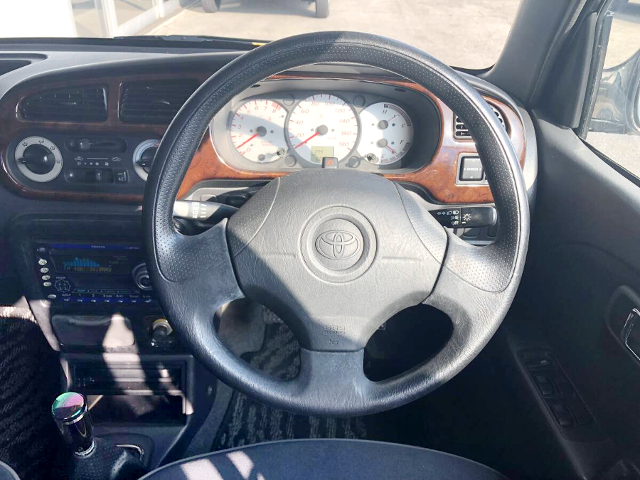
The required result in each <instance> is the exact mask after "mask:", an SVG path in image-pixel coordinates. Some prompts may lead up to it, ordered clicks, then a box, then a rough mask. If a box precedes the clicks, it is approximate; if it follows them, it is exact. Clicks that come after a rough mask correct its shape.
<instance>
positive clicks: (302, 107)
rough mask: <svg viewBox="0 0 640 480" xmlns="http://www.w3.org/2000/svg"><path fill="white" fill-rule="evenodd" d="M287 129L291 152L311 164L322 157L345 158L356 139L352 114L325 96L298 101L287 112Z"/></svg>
mask: <svg viewBox="0 0 640 480" xmlns="http://www.w3.org/2000/svg"><path fill="white" fill-rule="evenodd" d="M288 127H289V141H290V142H291V147H292V148H293V150H294V151H295V152H296V153H297V154H298V155H300V157H302V158H303V159H305V160H307V161H308V162H313V163H321V162H322V159H323V157H336V158H338V160H342V159H344V158H346V157H347V156H348V155H349V153H351V151H352V150H353V149H354V147H355V146H356V141H357V140H358V120H357V119H356V112H355V111H354V110H353V108H351V107H350V106H349V105H347V103H346V102H345V101H344V100H342V99H341V98H339V97H336V96H335V95H331V94H328V93H321V94H316V95H312V96H310V97H307V98H306V99H304V100H303V101H301V102H300V103H299V104H298V105H297V106H296V107H295V108H294V110H293V112H291V117H289V123H288Z"/></svg>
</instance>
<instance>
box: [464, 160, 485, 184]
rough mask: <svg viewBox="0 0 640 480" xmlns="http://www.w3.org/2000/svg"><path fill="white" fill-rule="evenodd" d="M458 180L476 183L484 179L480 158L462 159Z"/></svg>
mask: <svg viewBox="0 0 640 480" xmlns="http://www.w3.org/2000/svg"><path fill="white" fill-rule="evenodd" d="M460 162H462V165H461V166H460V180H461V181H463V182H477V181H480V180H482V179H483V177H484V168H483V167H482V162H481V161H480V157H462V158H461V159H460Z"/></svg>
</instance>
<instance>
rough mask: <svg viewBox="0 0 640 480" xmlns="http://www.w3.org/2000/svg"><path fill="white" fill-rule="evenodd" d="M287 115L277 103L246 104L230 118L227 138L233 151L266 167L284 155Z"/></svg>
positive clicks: (263, 100) (255, 102) (258, 100)
mask: <svg viewBox="0 0 640 480" xmlns="http://www.w3.org/2000/svg"><path fill="white" fill-rule="evenodd" d="M286 116H287V112H286V111H285V109H284V108H283V107H282V105H280V104H279V103H276V102H274V101H272V100H266V99H255V100H249V101H248V102H246V103H244V104H243V105H242V106H241V107H240V108H239V109H238V110H237V111H236V114H235V115H234V116H233V119H232V120H231V127H230V129H229V130H230V132H229V135H230V136H231V143H233V145H234V146H235V147H236V150H238V152H239V153H240V155H242V156H243V157H244V158H246V159H247V160H250V161H252V162H256V163H269V162H273V161H275V160H278V159H279V158H283V157H284V154H285V152H286V151H287V142H286V140H285V136H284V122H285V118H286Z"/></svg>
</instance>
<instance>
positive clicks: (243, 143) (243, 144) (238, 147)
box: [236, 133, 258, 150]
mask: <svg viewBox="0 0 640 480" xmlns="http://www.w3.org/2000/svg"><path fill="white" fill-rule="evenodd" d="M257 136H258V134H257V133H256V134H255V135H253V136H252V137H251V138H249V140H247V141H245V142H242V144H240V145H238V146H237V147H236V148H237V149H238V150H239V149H241V148H242V147H244V146H245V145H246V144H247V143H249V142H250V141H251V140H253V139H254V138H256V137H257Z"/></svg>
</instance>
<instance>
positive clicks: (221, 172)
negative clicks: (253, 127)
mask: <svg viewBox="0 0 640 480" xmlns="http://www.w3.org/2000/svg"><path fill="white" fill-rule="evenodd" d="M208 76H209V74H208V73H202V72H194V73H180V74H144V75H130V76H114V77H107V78H100V79H95V78H86V79H78V80H74V81H73V82H49V83H46V84H39V85H33V86H28V87H25V88H17V89H15V90H14V91H12V92H9V93H8V94H7V95H6V96H5V97H4V98H3V100H2V102H1V103H0V125H2V129H0V161H1V164H2V170H1V171H0V177H1V178H2V181H3V183H4V184H5V185H6V186H7V187H9V188H11V189H12V190H13V191H15V192H16V193H18V194H20V195H23V196H28V197H31V198H40V199H56V200H69V201H92V202H119V203H134V204H140V203H141V202H142V196H141V195H123V194H117V193H113V194H106V193H91V192H70V191H51V190H37V189H33V188H30V187H28V186H26V185H24V184H22V183H21V182H20V181H18V179H16V178H15V177H14V176H13V175H11V173H10V172H9V170H8V166H7V161H8V156H7V148H8V145H9V143H10V142H11V141H12V140H13V139H14V138H16V137H17V136H18V135H19V134H20V133H21V132H22V131H24V130H26V129H43V130H47V131H53V132H74V131H77V130H80V132H81V133H83V134H84V133H86V134H92V133H111V134H126V133H129V134H131V133H144V134H148V135H150V136H159V137H161V136H162V135H163V134H164V131H165V130H166V126H163V125H137V124H127V123H123V122H121V121H120V120H119V118H118V102H119V96H120V90H121V88H122V84H123V83H124V82H128V81H138V80H159V79H172V78H196V79H198V80H200V81H204V80H206V78H208ZM312 78H325V79H337V80H358V81H365V82H375V83H383V84H388V85H393V86H396V87H398V88H405V89H408V90H414V91H417V92H420V93H422V94H424V95H427V96H428V97H429V98H431V100H432V101H433V102H434V103H435V105H436V107H437V109H438V111H439V113H440V118H441V139H440V143H439V145H438V148H437V151H436V153H435V154H434V156H433V158H432V159H430V161H428V160H426V164H425V165H424V167H422V168H420V169H418V170H415V171H413V172H407V173H402V174H385V175H384V176H385V177H387V178H389V179H391V180H396V181H403V182H409V183H414V184H416V185H419V186H420V187H422V188H424V189H426V190H427V191H429V192H430V194H431V196H432V197H433V198H434V199H435V200H437V201H439V202H442V203H452V204H453V203H455V204H464V203H488V202H491V201H493V197H492V195H491V190H490V188H489V187H488V186H484V185H458V184H457V183H456V175H457V168H458V167H457V164H458V159H459V157H460V155H461V154H465V153H468V154H475V153H477V151H476V149H475V145H474V143H473V141H471V140H459V139H456V138H454V135H453V126H454V114H453V112H452V110H451V109H450V108H449V107H448V106H447V105H446V104H444V102H442V101H441V100H439V99H438V98H436V97H435V96H434V95H433V94H432V93H431V92H429V91H428V90H426V89H424V88H422V87H420V86H419V85H417V84H415V83H412V82H410V81H406V80H399V79H397V78H394V77H385V76H376V75H352V74H318V73H306V72H295V73H294V72H288V73H284V74H280V75H276V76H274V77H271V78H270V79H269V80H270V81H277V80H281V79H289V80H290V79H312ZM71 84H72V85H73V86H83V85H97V84H101V85H105V86H106V87H107V89H108V117H107V120H105V121H104V122H87V123H83V124H81V125H79V124H77V123H69V122H40V121H27V120H25V119H23V118H21V116H20V114H19V110H18V105H19V103H20V101H21V100H22V99H23V98H25V97H26V96H28V95H32V94H34V93H39V92H42V91H44V90H49V89H54V88H64V87H69V86H70V85H71ZM485 99H486V100H487V101H488V102H489V103H491V104H492V105H494V106H495V107H497V108H498V109H499V110H500V111H501V112H502V114H503V116H504V118H505V120H506V122H507V125H508V127H509V137H510V138H511V141H512V143H513V146H514V148H515V151H516V154H517V155H518V158H519V160H520V163H521V165H524V157H525V149H526V145H525V134H524V127H523V125H522V123H521V120H520V118H519V116H518V114H517V113H516V112H515V111H514V110H512V109H511V107H509V106H508V105H506V104H505V103H503V102H501V101H499V100H497V99H495V98H491V97H488V96H485ZM286 174H287V173H286V172H255V171H241V170H237V169H235V168H233V167H230V166H229V165H227V164H225V163H224V161H223V160H222V159H221V158H219V156H218V154H217V153H216V151H215V149H214V148H213V145H212V142H211V138H210V136H209V134H208V133H207V134H206V135H205V136H204V138H203V141H202V143H201V145H200V147H199V149H198V151H197V152H196V154H195V155H194V157H193V159H192V161H191V164H190V166H189V169H188V170H187V173H186V175H185V178H184V179H183V183H182V186H181V187H180V190H179V192H178V198H180V197H182V196H184V195H185V194H186V193H187V192H188V191H189V190H191V189H192V188H193V187H194V186H195V185H196V184H197V183H199V182H201V181H203V180H211V179H236V180H237V179H242V180H270V179H273V178H276V177H279V176H282V175H286Z"/></svg>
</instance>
